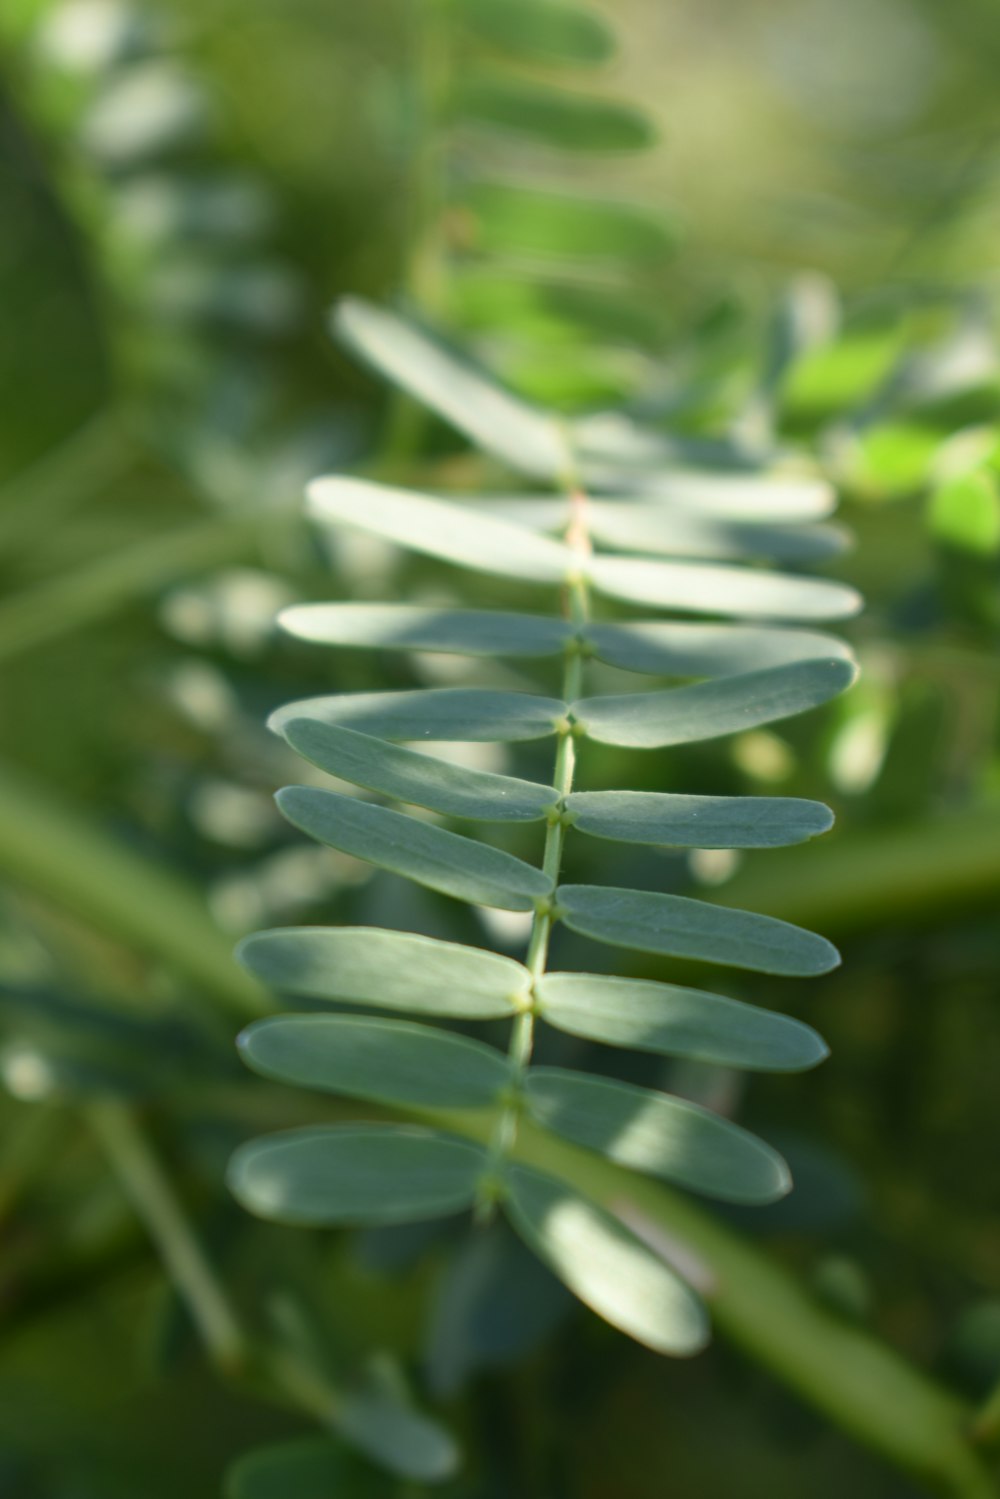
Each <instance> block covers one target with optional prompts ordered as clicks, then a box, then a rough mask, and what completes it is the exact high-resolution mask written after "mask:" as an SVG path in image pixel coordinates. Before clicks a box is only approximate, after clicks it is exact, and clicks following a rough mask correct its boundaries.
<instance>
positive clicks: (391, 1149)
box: [227, 1124, 488, 1227]
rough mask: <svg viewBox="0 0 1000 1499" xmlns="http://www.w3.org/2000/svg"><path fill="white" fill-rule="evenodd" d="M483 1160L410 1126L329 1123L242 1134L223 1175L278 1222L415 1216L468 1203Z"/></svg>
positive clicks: (474, 1148)
mask: <svg viewBox="0 0 1000 1499" xmlns="http://www.w3.org/2000/svg"><path fill="white" fill-rule="evenodd" d="M487 1159H488V1157H487V1155H486V1152H485V1151H484V1150H483V1149H482V1147H481V1146H478V1145H472V1144H470V1143H469V1142H468V1141H467V1140H459V1139H457V1138H455V1137H453V1136H451V1135H445V1134H441V1133H440V1132H438V1131H437V1130H431V1129H422V1128H420V1127H418V1126H416V1125H396V1124H328V1125H316V1126H315V1127H312V1128H307V1129H293V1130H284V1131H282V1132H281V1133H280V1134H277V1135H268V1136H265V1137H264V1138H263V1139H260V1140H249V1141H248V1142H247V1143H246V1144H245V1145H241V1146H240V1147H239V1149H238V1150H237V1151H236V1152H235V1154H234V1155H233V1157H232V1159H231V1160H230V1163H229V1170H228V1172H227V1180H228V1183H229V1188H230V1191H231V1192H232V1193H233V1195H234V1197H235V1198H236V1200H237V1201H238V1202H239V1203H241V1204H242V1206H243V1207H245V1208H246V1209H247V1211H248V1212H251V1213H254V1214H256V1215H257V1217H259V1218H272V1219H274V1220H276V1221H277V1222H279V1223H298V1224H303V1225H308V1224H311V1225H314V1226H316V1227H330V1226H333V1225H335V1224H349V1225H353V1226H355V1227H361V1226H363V1225H366V1224H375V1223H419V1222H421V1221H422V1220H423V1219H425V1218H442V1217H445V1216H450V1215H451V1214H452V1213H459V1212H461V1211H462V1210H463V1208H467V1207H470V1206H471V1205H472V1201H473V1198H474V1197H475V1192H476V1184H477V1182H478V1179H479V1177H480V1175H481V1173H482V1171H483V1169H484V1167H485V1165H486V1162H487Z"/></svg>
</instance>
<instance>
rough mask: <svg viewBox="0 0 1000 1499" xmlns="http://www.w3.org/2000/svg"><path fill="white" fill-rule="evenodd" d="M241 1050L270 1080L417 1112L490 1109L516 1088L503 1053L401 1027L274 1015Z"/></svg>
mask: <svg viewBox="0 0 1000 1499" xmlns="http://www.w3.org/2000/svg"><path fill="white" fill-rule="evenodd" d="M239 1048H240V1055H241V1056H242V1058H243V1060H244V1061H245V1062H246V1063H247V1065H248V1066H249V1067H252V1068H253V1069H254V1071H255V1072H260V1073H262V1074H263V1075H264V1076H265V1077H273V1078H277V1079H278V1080H279V1081H280V1082H284V1083H293V1084H295V1085H296V1086H298V1087H300V1088H319V1089H321V1090H322V1091H323V1092H324V1093H342V1094H345V1095H346V1096H347V1097H348V1098H365V1099H370V1100H372V1101H373V1102H375V1103H385V1104H393V1105H403V1106H405V1107H409V1108H415V1109H487V1108H490V1107H491V1106H492V1105H493V1104H494V1103H495V1102H496V1100H497V1096H498V1094H499V1093H501V1092H502V1091H503V1089H504V1088H505V1087H507V1085H508V1084H509V1082H510V1063H509V1062H508V1060H507V1058H506V1056H504V1054H503V1052H500V1051H496V1050H495V1049H494V1048H493V1047H492V1046H484V1045H483V1043H482V1042H481V1041H469V1040H466V1039H465V1037H463V1036H455V1035H452V1034H451V1032H449V1031H442V1030H432V1029H431V1028H430V1027H429V1026H426V1025H413V1024H411V1023H408V1022H407V1021H402V1020H374V1019H370V1018H368V1017H367V1016H361V1015H271V1016H268V1017H267V1019H266V1020H259V1021H256V1022H255V1023H254V1024H253V1025H251V1026H248V1027H247V1029H246V1030H245V1031H243V1032H242V1034H241V1035H240V1038H239Z"/></svg>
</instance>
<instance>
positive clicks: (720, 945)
mask: <svg viewBox="0 0 1000 1499" xmlns="http://www.w3.org/2000/svg"><path fill="white" fill-rule="evenodd" d="M556 896H557V900H558V902H559V909H560V914H561V917H562V920H563V921H565V923H566V925H567V926H568V927H569V928H570V929H571V930H572V931H574V932H579V933H580V934H581V936H584V937H593V938H594V939H595V940H596V941H598V942H610V943H611V944H612V946H614V947H630V948H633V949H635V950H636V951H637V952H653V953H667V954H669V955H670V956H671V957H676V958H698V959H700V960H702V961H703V962H706V963H722V964H726V965H728V966H731V967H735V968H751V969H753V970H754V971H755V972H757V973H779V974H790V975H794V976H795V977H800V978H807V977H809V976H810V975H811V974H819V973H828V972H829V971H830V969H831V968H835V967H836V966H837V964H838V963H839V962H840V957H839V954H838V953H837V949H836V948H835V947H834V946H833V945H832V944H831V943H829V942H827V940H826V938H825V937H819V936H817V935H816V933H815V932H807V931H805V930H804V929H803V928H802V927H798V926H790V925H789V923H788V922H787V921H776V920H775V919H774V917H772V916H758V915H757V914H756V912H754V911H734V910H731V909H729V908H728V907H723V906H711V905H709V904H708V903H707V902H705V901H701V900H691V899H690V898H689V897H688V896H684V895H660V894H657V893H656V892H653V891H647V890H616V889H610V888H608V887H606V886H601V885H560V886H559V889H558V891H557V892H556ZM719 918H721V919H719Z"/></svg>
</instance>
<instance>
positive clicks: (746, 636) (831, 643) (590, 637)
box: [587, 620, 852, 677]
mask: <svg viewBox="0 0 1000 1499" xmlns="http://www.w3.org/2000/svg"><path fill="white" fill-rule="evenodd" d="M587 642H588V644H589V646H590V648H591V649H592V650H593V652H594V655H595V656H599V657H600V659H601V660H602V661H607V662H608V663H609V665H611V666H620V667H623V668H624V669H625V670H626V671H638V672H646V673H648V674H650V675H652V676H664V677H728V676H740V675H742V674H743V673H744V672H755V671H762V670H765V669H766V668H768V667H771V666H785V665H788V664H789V663H790V662H792V661H819V660H824V659H825V660H830V659H832V658H833V657H840V658H841V659H843V660H845V661H849V660H851V659H852V657H851V652H850V649H849V647H848V646H846V645H845V644H844V642H843V641H842V640H838V639H837V638H836V636H835V635H820V634H818V633H816V632H815V631H812V630H782V629H777V628H769V627H768V626H766V625H757V626H752V625H694V624H675V623H674V622H673V621H671V622H670V623H666V622H664V621H661V620H652V621H651V620H629V621H628V622H627V623H623V624H613V625H605V624H595V623H593V622H592V623H590V624H588V626H587Z"/></svg>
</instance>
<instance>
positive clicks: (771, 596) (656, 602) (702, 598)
mask: <svg viewBox="0 0 1000 1499" xmlns="http://www.w3.org/2000/svg"><path fill="white" fill-rule="evenodd" d="M588 575H589V578H590V581H591V582H592V583H593V585H594V587H595V588H596V589H597V591H598V592H599V593H603V594H606V595H607V596H608V598H613V599H624V600H625V601H626V602H628V603H633V604H643V605H646V606H648V607H649V608H653V609H680V610H683V611H685V612H686V613H689V614H724V615H732V616H734V617H737V618H740V617H743V618H752V619H802V620H823V619H848V618H849V617H850V616H851V615H852V614H856V613H857V611H858V609H859V608H860V607H861V600H860V597H859V596H858V594H857V592H856V591H855V590H854V589H853V588H849V587H848V586H847V585H846V584H845V583H829V582H827V581H826V580H825V579H821V578H798V577H795V576H794V575H793V574H790V573H768V572H762V571H760V570H758V569H750V568H745V567H722V566H713V565H710V564H708V563H700V562H659V561H656V562H647V561H646V560H645V558H643V557H594V558H592V559H591V562H590V566H589V568H588Z"/></svg>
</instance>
